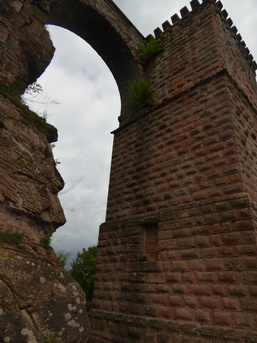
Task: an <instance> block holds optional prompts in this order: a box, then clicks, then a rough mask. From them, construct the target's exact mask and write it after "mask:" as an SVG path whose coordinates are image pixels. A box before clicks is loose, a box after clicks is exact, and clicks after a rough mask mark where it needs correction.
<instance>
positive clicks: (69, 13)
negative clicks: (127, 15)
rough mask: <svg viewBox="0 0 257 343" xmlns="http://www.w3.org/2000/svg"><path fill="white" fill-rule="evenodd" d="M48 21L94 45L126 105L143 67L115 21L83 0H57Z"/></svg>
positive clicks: (123, 104)
mask: <svg viewBox="0 0 257 343" xmlns="http://www.w3.org/2000/svg"><path fill="white" fill-rule="evenodd" d="M47 23H48V24H52V25H56V26H60V27H63V28H65V29H67V30H69V31H71V32H73V33H75V34H77V35H78V36H80V37H81V38H82V39H84V40H85V41H86V42H87V43H89V44H90V45H91V46H92V48H93V49H94V50H95V51H96V52H97V53H98V54H99V55H100V56H101V58H102V59H103V60H104V61H105V63H106V64H107V66H108V67H109V69H110V71H111V73H112V74H113V76H114V78H115V80H116V82H117V85H118V88H119V91H120V96H121V102H122V106H123V107H126V104H127V101H128V95H127V85H128V82H129V81H130V80H132V79H137V78H138V77H139V75H140V71H139V67H138V64H137V62H136V60H135V58H134V56H133V54H132V52H131V50H130V48H129V47H128V45H127V42H125V41H124V39H123V38H122V36H121V33H120V32H117V30H116V28H115V27H114V26H113V23H111V22H110V21H108V20H107V19H106V18H105V17H104V16H103V14H102V13H99V12H98V11H97V10H96V9H94V8H92V7H91V6H90V5H87V4H85V3H84V2H82V1H80V0H75V1H74V0H54V1H53V2H52V3H51V7H50V14H49V16H48V22H47Z"/></svg>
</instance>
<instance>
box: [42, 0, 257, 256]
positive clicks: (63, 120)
mask: <svg viewBox="0 0 257 343" xmlns="http://www.w3.org/2000/svg"><path fill="white" fill-rule="evenodd" d="M114 2H115V3H116V4H117V5H118V6H119V7H120V8H121V9H122V11H123V12H124V13H125V14H126V16H127V17H128V18H129V19H130V20H131V21H132V22H133V23H134V25H135V26H136V27H137V28H138V29H139V30H140V31H141V33H142V34H143V35H145V36H147V35H148V34H150V33H153V30H154V29H155V28H156V27H158V26H159V27H161V24H162V23H163V22H164V21H166V20H170V17H171V16H172V15H173V14H175V13H178V14H179V10H180V9H181V8H182V7H184V6H188V8H189V9H190V8H191V7H190V1H189V0H158V1H156V0H115V1H114ZM222 3H223V5H224V8H225V9H226V10H227V12H228V13H229V16H230V17H231V19H232V20H233V22H234V24H235V25H236V26H237V28H238V31H239V33H240V34H241V36H242V37H243V39H244V41H245V42H246V44H247V46H248V47H249V49H250V51H251V53H252V55H253V56H254V58H255V60H257V40H256V30H257V25H256V23H257V1H256V0H244V1H238V0H237V1H235V0H223V1H222ZM48 29H49V31H50V34H51V38H52V40H53V43H54V46H55V47H56V52H55V56H54V58H53V60H52V62H51V64H50V66H49V67H48V69H47V70H46V71H45V73H44V74H43V75H42V76H41V78H40V79H39V80H38V82H39V83H40V84H41V85H42V87H43V89H44V94H46V95H47V96H49V97H51V99H56V100H58V101H59V102H60V104H59V105H55V106H48V107H47V112H48V114H49V117H48V122H50V123H51V124H53V125H54V126H55V127H57V129H58V131H59V141H58V143H57V144H56V147H55V148H54V155H55V158H56V159H57V160H58V161H59V162H60V164H58V169H59V171H60V173H61V175H62V177H63V178H64V180H65V182H66V188H65V189H69V188H72V187H74V186H76V184H77V186H76V187H75V188H74V189H73V190H70V191H68V192H67V193H66V194H65V192H64V194H62V195H61V196H60V199H61V202H62V205H63V207H64V210H65V215H66V219H67V223H66V224H65V225H64V226H63V227H60V228H59V229H58V230H57V232H56V233H55V234H54V235H53V238H52V246H53V247H54V249H55V250H56V251H66V252H70V254H71V258H74V257H75V256H76V254H77V252H78V251H81V249H82V247H84V248H87V247H88V246H90V245H93V244H97V238H98V230H99V225H100V224H101V223H102V222H104V218H105V210H106V199H107V191H108V182H109V170H110V160H111V151H112V142H113V137H112V135H111V134H110V132H111V131H112V130H114V129H116V128H117V127H118V121H117V118H118V116H119V111H120V99H119V92H118V89H117V85H116V83H115V80H114V78H113V76H112V74H111V72H110V71H109V69H108V67H107V66H106V65H105V63H104V62H103V61H102V59H101V58H100V57H99V56H98V55H97V53H96V52H95V51H94V50H93V49H92V48H91V47H90V46H89V45H88V44H87V43H86V42H85V41H83V40H82V39H81V38H79V37H78V36H76V35H74V34H73V33H71V32H69V31H67V30H64V29H62V28H59V27H54V26H49V27H48ZM44 96H45V95H44ZM44 109H45V108H44V106H40V105H37V111H39V112H43V111H44Z"/></svg>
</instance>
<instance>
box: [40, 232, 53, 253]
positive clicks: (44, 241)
mask: <svg viewBox="0 0 257 343" xmlns="http://www.w3.org/2000/svg"><path fill="white" fill-rule="evenodd" d="M40 243H42V244H43V247H44V248H45V249H46V250H51V249H52V247H51V235H50V234H48V235H45V236H44V237H43V238H42V239H41V241H40Z"/></svg>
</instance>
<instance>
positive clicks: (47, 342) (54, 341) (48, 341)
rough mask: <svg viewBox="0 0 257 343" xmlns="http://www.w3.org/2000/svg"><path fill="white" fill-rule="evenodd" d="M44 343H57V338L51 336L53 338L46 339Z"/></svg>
mask: <svg viewBox="0 0 257 343" xmlns="http://www.w3.org/2000/svg"><path fill="white" fill-rule="evenodd" d="M45 343H58V341H57V336H53V337H50V338H47V339H46V340H45Z"/></svg>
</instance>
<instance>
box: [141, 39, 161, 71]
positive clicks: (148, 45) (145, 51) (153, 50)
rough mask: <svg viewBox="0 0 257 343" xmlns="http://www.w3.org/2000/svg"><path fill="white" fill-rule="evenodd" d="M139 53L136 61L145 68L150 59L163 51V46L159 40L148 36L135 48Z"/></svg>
mask: <svg viewBox="0 0 257 343" xmlns="http://www.w3.org/2000/svg"><path fill="white" fill-rule="evenodd" d="M137 49H138V52H139V58H138V61H139V63H140V64H142V65H143V66H145V65H146V64H147V63H148V62H149V61H150V60H151V59H153V58H154V57H155V56H156V55H158V54H159V53H160V52H162V51H163V50H164V48H163V45H162V43H161V41H160V40H159V39H156V38H154V37H153V36H150V38H149V39H148V40H145V41H144V42H143V43H142V44H139V45H138V46H137Z"/></svg>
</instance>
